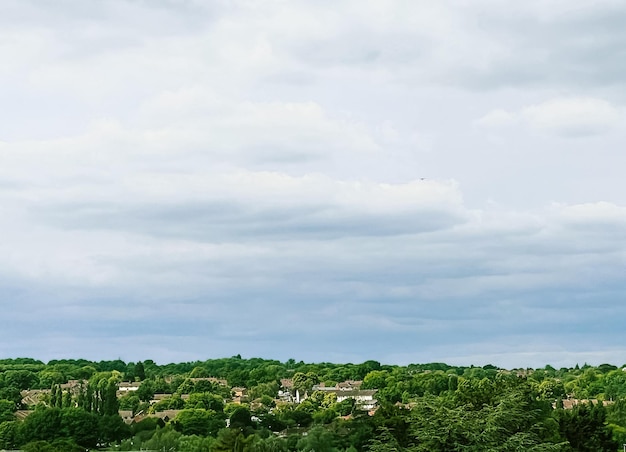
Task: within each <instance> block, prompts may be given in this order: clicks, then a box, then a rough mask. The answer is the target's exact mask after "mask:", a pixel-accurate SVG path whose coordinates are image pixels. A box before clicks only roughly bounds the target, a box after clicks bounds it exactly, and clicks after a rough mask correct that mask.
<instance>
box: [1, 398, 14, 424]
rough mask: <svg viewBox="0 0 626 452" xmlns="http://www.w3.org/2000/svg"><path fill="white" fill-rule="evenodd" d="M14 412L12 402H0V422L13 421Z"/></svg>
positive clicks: (3, 400)
mask: <svg viewBox="0 0 626 452" xmlns="http://www.w3.org/2000/svg"><path fill="white" fill-rule="evenodd" d="M14 412H15V403H14V402H12V401H10V400H6V399H1V400H0V422H5V421H14V420H15V416H14V415H13V413H14Z"/></svg>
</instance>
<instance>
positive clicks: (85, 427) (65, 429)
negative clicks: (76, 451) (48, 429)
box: [27, 408, 98, 448]
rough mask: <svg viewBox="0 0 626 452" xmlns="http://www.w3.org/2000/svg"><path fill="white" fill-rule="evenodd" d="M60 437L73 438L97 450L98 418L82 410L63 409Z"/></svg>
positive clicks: (79, 443) (84, 445)
mask: <svg viewBox="0 0 626 452" xmlns="http://www.w3.org/2000/svg"><path fill="white" fill-rule="evenodd" d="M27 419H28V418H27ZM59 436H61V437H68V438H72V440H73V441H74V442H75V443H76V444H78V445H80V446H83V447H85V448H95V447H96V445H97V444H98V417H97V416H96V415H95V414H93V413H88V412H87V411H85V410H83V409H82V408H63V409H62V410H61V430H60V431H59ZM42 439H45V438H42Z"/></svg>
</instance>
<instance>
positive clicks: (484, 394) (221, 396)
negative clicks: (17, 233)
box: [0, 356, 626, 452]
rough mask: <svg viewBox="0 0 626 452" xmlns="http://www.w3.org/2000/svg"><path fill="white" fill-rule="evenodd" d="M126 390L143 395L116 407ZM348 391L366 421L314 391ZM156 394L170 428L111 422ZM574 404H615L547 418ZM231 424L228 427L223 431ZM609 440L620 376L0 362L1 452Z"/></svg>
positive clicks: (569, 445)
mask: <svg viewBox="0 0 626 452" xmlns="http://www.w3.org/2000/svg"><path fill="white" fill-rule="evenodd" d="M517 375H521V376H523V378H520V377H518V376H517ZM210 377H215V378H218V379H221V380H227V381H228V385H223V384H217V383H216V382H214V381H210V380H209V378H210ZM284 378H290V379H291V380H292V381H293V384H294V386H293V388H295V389H297V390H298V391H299V393H300V396H301V398H304V397H305V394H306V395H307V396H308V398H305V399H304V400H303V401H302V403H300V404H297V405H296V404H293V405H291V404H286V403H284V402H279V401H277V400H275V398H276V397H277V396H278V391H279V389H281V388H280V381H281V379H284ZM70 379H74V380H76V379H77V380H81V379H85V380H88V382H86V383H84V384H83V385H82V388H81V389H79V390H78V391H76V390H72V391H71V392H70V391H69V390H61V389H60V388H61V385H63V384H64V383H66V382H67V381H68V380H70ZM122 380H124V381H133V380H134V381H142V384H141V386H140V388H139V390H138V391H135V392H134V393H127V394H125V395H124V396H122V397H120V398H119V399H118V398H117V397H116V390H117V385H118V383H119V382H120V381H122ZM345 380H363V384H362V389H367V388H371V389H376V390H377V393H376V395H375V398H376V399H377V400H378V402H379V408H378V410H377V412H376V414H375V415H374V416H367V415H366V414H364V413H361V412H360V411H359V410H358V409H356V408H357V406H356V404H355V402H354V400H353V399H348V400H345V401H343V402H341V403H337V402H336V395H335V394H333V393H330V392H324V391H316V392H313V391H312V388H313V386H314V385H315V384H318V383H319V382H320V381H323V382H327V383H328V385H329V386H332V385H334V384H335V383H336V382H343V381H345ZM234 386H243V387H245V388H247V390H248V393H247V394H248V400H249V405H236V404H234V403H231V402H229V400H230V397H231V388H232V387H234ZM49 388H51V392H50V394H49V395H44V398H43V399H42V400H43V401H44V403H43V404H42V405H40V406H39V407H38V409H37V410H36V411H35V412H34V413H33V414H32V415H30V416H29V417H27V418H26V419H25V420H24V421H15V420H14V419H15V418H14V415H13V413H14V412H15V410H16V409H18V408H23V407H22V406H21V399H22V396H21V394H20V391H21V390H23V389H49ZM283 389H284V388H283ZM155 393H165V394H172V396H171V397H170V398H169V399H166V400H164V401H161V402H159V403H158V404H156V405H155V406H153V407H151V409H152V410H164V409H184V410H183V412H182V413H181V414H179V415H178V416H177V417H176V418H175V419H174V420H172V421H171V422H170V423H169V424H168V425H166V424H165V422H163V421H162V420H157V419H150V418H147V419H145V420H143V421H142V422H140V423H138V424H135V425H133V426H132V427H131V428H130V429H129V427H128V426H126V425H125V424H124V423H123V421H122V419H121V418H120V417H119V416H118V414H117V411H118V409H119V408H123V409H130V410H132V411H133V412H135V413H136V412H138V410H140V409H144V410H146V412H147V407H148V401H150V400H151V399H153V397H154V394H155ZM184 394H189V396H188V398H187V397H186V396H185V398H183V397H181V395H184ZM572 397H574V398H579V399H581V398H589V399H599V400H611V401H615V403H614V404H612V405H609V406H607V407H606V408H604V407H603V406H601V405H600V404H599V403H596V404H594V405H593V406H591V405H585V406H584V407H581V406H578V407H576V408H574V409H573V410H562V409H556V410H552V408H551V404H555V406H559V401H560V400H562V399H564V398H572ZM45 404H49V406H48V407H45V406H44V405H45ZM76 405H78V408H76ZM561 406H562V405H561ZM409 408H411V409H409ZM340 415H343V416H347V418H345V419H344V418H342V417H339V416H340ZM253 416H256V417H258V418H259V421H258V422H254V421H253V420H252V419H253ZM228 417H229V418H230V426H231V428H229V429H226V428H225V425H226V421H225V420H226V418H228ZM272 432H281V434H284V435H286V436H285V437H284V438H283V437H280V438H279V437H276V436H275V435H274V434H273V433H272ZM131 434H134V435H135V436H134V437H132V438H130V437H129V436H130V435H131ZM616 441H619V442H620V444H621V442H623V441H626V372H623V371H622V370H621V369H618V368H617V367H616V366H613V365H610V364H602V365H600V366H597V367H594V366H590V365H587V364H586V365H584V366H582V367H579V366H576V367H573V368H561V369H559V370H556V369H555V368H553V367H551V366H545V367H544V368H541V369H517V370H514V371H510V372H509V371H505V370H503V369H499V368H498V367H496V366H493V365H486V366H482V367H476V366H471V367H453V366H448V365H446V364H443V363H427V364H411V365H408V366H389V365H381V364H380V363H378V362H377V361H366V362H364V363H362V364H350V363H348V364H332V363H304V362H302V361H300V362H296V361H295V360H289V361H287V362H286V363H281V362H279V361H275V360H263V359H260V358H251V359H244V358H242V357H241V356H233V357H231V358H222V359H212V360H207V361H195V362H188V363H171V364H165V365H157V364H156V363H154V361H151V360H145V361H141V362H137V363H124V362H123V361H121V360H113V361H100V362H90V361H87V360H56V361H50V362H49V363H48V364H44V363H42V362H40V361H35V360H31V359H16V360H0V449H2V448H15V449H17V448H20V447H21V446H25V447H26V448H27V449H30V450H59V448H62V450H64V451H68V450H72V448H75V447H82V448H85V447H93V446H94V445H95V444H106V443H110V444H112V443H118V444H119V448H120V449H119V450H137V448H139V447H141V448H143V449H149V448H155V450H158V449H159V448H160V449H161V450H162V448H163V447H169V448H173V449H172V450H181V451H192V452H193V451H211V452H218V451H220V450H224V451H226V450H228V451H232V450H238V451H239V450H240V451H244V450H245V451H261V452H263V451H268V452H269V451H278V452H282V451H286V450H290V451H296V450H329V451H334V450H337V451H342V452H345V451H348V450H349V451H351V452H354V451H370V450H374V451H376V450H378V451H394V450H398V451H405V450H406V451H426V450H429V451H431V450H432V451H443V450H445V451H451V452H454V451H457V450H459V451H460V450H462V451H464V452H468V451H470V452H472V451H476V452H478V451H480V452H483V451H486V452H491V451H498V452H504V451H521V450H524V451H535V452H537V451H568V452H571V451H574V450H581V451H587V450H594V451H603V450H613V451H614V450H615V445H616ZM63 447H64V449H63ZM33 448H35V449H33ZM37 448H39V449H37Z"/></svg>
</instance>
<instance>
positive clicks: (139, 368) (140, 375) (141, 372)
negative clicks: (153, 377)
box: [135, 361, 146, 381]
mask: <svg viewBox="0 0 626 452" xmlns="http://www.w3.org/2000/svg"><path fill="white" fill-rule="evenodd" d="M135 377H136V378H137V380H139V381H143V380H145V379H146V370H145V368H144V367H143V363H142V362H141V361H139V362H138V363H137V364H135Z"/></svg>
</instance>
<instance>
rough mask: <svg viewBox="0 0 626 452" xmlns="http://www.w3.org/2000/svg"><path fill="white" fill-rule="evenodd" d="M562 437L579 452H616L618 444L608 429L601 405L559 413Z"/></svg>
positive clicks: (582, 405) (578, 406)
mask: <svg viewBox="0 0 626 452" xmlns="http://www.w3.org/2000/svg"><path fill="white" fill-rule="evenodd" d="M558 415H559V416H558V420H559V426H560V430H561V433H562V435H563V436H564V437H565V438H566V439H567V441H568V442H569V443H570V444H571V446H572V448H573V449H574V450H576V451H579V452H605V451H606V452H609V451H610V452H614V451H615V450H617V446H618V444H617V442H616V441H614V440H613V438H612V435H611V430H610V429H609V428H608V427H607V425H606V423H605V421H606V411H605V409H604V407H603V406H602V404H601V403H599V404H597V405H594V404H593V403H591V402H589V404H581V405H576V406H575V407H573V408H572V409H571V410H559V411H558Z"/></svg>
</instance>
